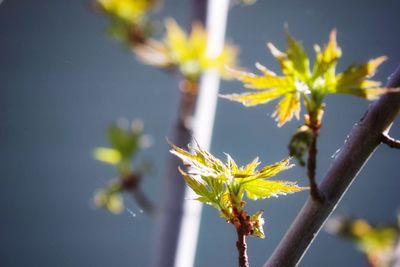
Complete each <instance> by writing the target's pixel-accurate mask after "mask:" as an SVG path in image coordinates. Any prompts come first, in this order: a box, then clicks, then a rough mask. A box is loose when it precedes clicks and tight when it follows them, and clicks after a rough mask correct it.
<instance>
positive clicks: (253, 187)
mask: <svg viewBox="0 0 400 267" xmlns="http://www.w3.org/2000/svg"><path fill="white" fill-rule="evenodd" d="M243 188H244V190H245V192H246V194H247V197H248V198H249V199H253V200H256V199H264V198H269V197H278V196H279V195H286V194H292V193H295V192H299V191H302V190H305V189H306V188H304V187H300V186H298V185H297V184H296V183H294V182H287V181H269V180H268V181H266V180H262V179H257V180H252V181H249V182H247V183H243Z"/></svg>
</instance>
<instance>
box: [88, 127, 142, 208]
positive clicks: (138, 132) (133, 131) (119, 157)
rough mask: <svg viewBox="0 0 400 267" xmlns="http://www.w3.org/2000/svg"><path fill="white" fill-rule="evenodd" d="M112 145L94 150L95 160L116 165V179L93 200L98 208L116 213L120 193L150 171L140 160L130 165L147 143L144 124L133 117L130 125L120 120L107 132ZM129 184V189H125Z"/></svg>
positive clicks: (121, 200) (121, 205)
mask: <svg viewBox="0 0 400 267" xmlns="http://www.w3.org/2000/svg"><path fill="white" fill-rule="evenodd" d="M107 134H108V140H109V143H110V145H111V147H98V148H96V149H95V150H94V153H93V155H94V157H95V159H97V160H99V161H101V162H103V163H106V164H109V165H112V166H115V168H116V169H117V172H118V178H117V179H115V180H113V181H111V183H110V184H109V185H107V186H106V187H105V188H103V189H99V190H97V192H96V194H95V197H94V202H95V204H96V205H97V206H98V207H103V208H106V209H108V210H109V211H111V212H113V213H119V212H121V211H122V209H123V206H124V205H123V199H122V192H123V191H124V190H126V189H131V187H134V186H136V185H137V184H138V182H139V181H138V179H139V178H140V177H141V176H143V175H144V174H146V173H148V172H149V169H150V166H149V165H148V164H146V163H140V164H139V165H138V166H137V167H136V168H135V170H134V169H133V167H132V162H133V161H134V159H135V157H136V155H137V153H138V152H139V151H140V150H142V149H144V148H146V147H147V146H149V145H150V142H149V137H148V136H147V135H145V134H143V123H142V122H141V121H138V120H135V121H133V122H132V123H131V124H130V123H129V122H127V121H120V123H119V124H113V125H111V126H110V127H109V128H108V131H107ZM128 187H129V188H128Z"/></svg>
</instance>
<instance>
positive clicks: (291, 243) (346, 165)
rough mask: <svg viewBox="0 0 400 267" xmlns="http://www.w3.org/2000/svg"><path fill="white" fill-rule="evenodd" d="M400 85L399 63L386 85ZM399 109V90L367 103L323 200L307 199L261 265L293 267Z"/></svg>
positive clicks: (326, 185) (326, 183)
mask: <svg viewBox="0 0 400 267" xmlns="http://www.w3.org/2000/svg"><path fill="white" fill-rule="evenodd" d="M398 86H400V66H399V67H398V68H397V69H396V71H395V72H394V73H393V75H392V76H391V77H390V80H389V82H388V83H387V87H398ZM399 111H400V94H399V93H390V94H386V95H383V96H382V97H381V98H380V99H379V100H378V101H377V102H375V103H373V104H371V105H370V107H369V108H368V110H367V111H366V113H365V115H364V117H363V118H362V119H361V121H360V122H359V123H356V124H355V125H354V126H353V129H352V130H351V132H350V134H349V136H348V138H347V140H346V142H345V144H344V145H343V147H342V148H341V153H340V154H339V155H338V157H337V158H336V159H335V160H334V162H333V163H332V165H331V166H330V168H329V169H328V171H327V173H326V174H325V177H324V179H323V180H322V182H321V184H320V191H321V193H322V194H323V195H324V196H325V198H326V199H325V201H324V202H323V203H320V202H316V201H314V200H312V199H310V198H309V199H308V200H307V202H306V203H305V205H304V206H303V208H302V210H301V211H300V212H299V214H298V215H297V217H296V219H295V220H294V222H293V223H292V225H291V226H290V228H289V230H288V231H287V232H286V234H285V236H284V237H283V239H282V240H281V242H280V244H279V245H278V247H277V248H276V249H275V251H274V252H273V254H272V255H271V257H270V258H269V260H268V261H267V262H266V263H265V264H264V267H277V266H279V267H289V266H290V267H292V266H296V265H297V264H298V263H299V262H300V261H301V258H302V257H303V255H304V254H305V252H306V251H307V249H308V247H309V246H310V245H311V243H312V242H313V240H314V238H315V237H316V236H317V234H318V232H319V230H320V229H321V227H322V226H323V224H324V223H325V221H326V219H327V218H328V217H329V216H330V214H331V213H332V212H333V210H334V209H335V207H336V205H337V204H338V202H339V201H340V199H341V198H342V197H343V195H344V194H345V193H346V191H347V188H348V187H349V186H350V185H351V183H352V182H353V180H354V178H355V177H356V175H357V174H358V172H359V171H360V169H361V168H362V167H363V165H364V164H365V163H366V161H367V160H368V158H369V157H370V156H371V154H372V153H373V152H374V150H375V149H376V147H377V146H378V145H379V144H380V143H381V140H382V133H383V132H384V131H386V130H388V129H389V128H390V126H391V124H392V122H393V120H394V119H395V118H396V116H397V114H398V113H399Z"/></svg>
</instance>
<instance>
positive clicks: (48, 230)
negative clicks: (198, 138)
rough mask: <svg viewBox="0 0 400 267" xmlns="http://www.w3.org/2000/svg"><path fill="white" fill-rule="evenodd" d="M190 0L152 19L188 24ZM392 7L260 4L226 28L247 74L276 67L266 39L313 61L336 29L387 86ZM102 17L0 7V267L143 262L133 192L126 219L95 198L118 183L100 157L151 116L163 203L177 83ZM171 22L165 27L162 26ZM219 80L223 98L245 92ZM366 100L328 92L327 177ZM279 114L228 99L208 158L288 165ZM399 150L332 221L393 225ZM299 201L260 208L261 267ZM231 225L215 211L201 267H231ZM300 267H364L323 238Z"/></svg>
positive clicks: (393, 60) (255, 254) (377, 160)
mask: <svg viewBox="0 0 400 267" xmlns="http://www.w3.org/2000/svg"><path fill="white" fill-rule="evenodd" d="M189 4H190V1H178V0H167V1H165V3H164V6H163V8H162V10H161V11H160V12H158V13H157V14H156V15H155V17H156V18H158V19H162V18H164V17H166V16H172V17H174V18H176V19H177V21H178V22H179V23H180V24H186V25H187V22H188V19H189V15H190V14H189V10H190V9H189V8H190V7H189ZM399 10H400V2H399V1H396V0H383V1H376V0H353V1H345V0H336V1H321V0H304V1H290V0H263V1H259V2H257V3H256V4H255V5H252V6H248V7H243V6H236V7H234V8H232V9H231V11H230V14H229V20H228V32H227V36H228V39H229V40H231V41H233V42H234V43H235V44H236V45H238V46H240V47H241V54H240V62H241V65H242V66H245V67H248V68H249V69H252V70H254V68H253V64H254V62H256V61H259V62H260V63H262V64H264V65H266V66H269V67H270V68H271V69H272V70H275V71H278V64H277V63H276V62H275V60H274V59H273V57H272V56H271V55H270V54H269V52H267V50H266V48H265V43H266V42H267V41H271V42H273V43H274V44H275V45H276V46H277V47H278V48H283V47H284V46H285V37H284V27H283V25H284V24H285V23H288V25H289V27H290V30H291V33H292V34H293V35H294V36H295V37H297V38H298V39H300V40H301V41H303V43H304V45H305V47H306V49H307V51H308V52H309V53H310V54H311V53H312V45H313V44H314V43H318V44H323V43H325V42H326V41H327V39H328V34H329V32H330V30H331V29H332V28H337V29H338V42H339V45H340V46H341V47H342V50H343V59H342V60H341V61H340V63H339V67H338V69H339V70H343V68H344V67H346V66H347V65H349V64H351V63H353V62H361V61H365V60H367V59H370V58H373V57H377V56H380V55H386V56H388V57H389V60H388V61H387V62H385V63H384V64H383V65H382V67H380V69H379V72H378V74H377V76H376V77H377V79H378V80H381V81H382V82H385V81H386V78H387V76H388V75H389V74H390V73H391V72H392V71H393V70H394V69H395V67H396V66H397V65H398V64H399V63H400V53H399V47H400V34H399V30H400V29H399V26H398V25H399V24H398V14H399V13H398V11H399ZM106 25H107V21H106V18H105V17H104V16H102V15H100V14H98V13H96V12H93V10H92V9H91V2H90V1H89V0H87V1H83V0H69V1H61V0H34V1H33V0H31V1H29V0H19V1H11V0H5V1H0V265H1V266H9V267H12V266H147V265H148V263H149V258H150V257H151V254H150V252H151V246H152V244H153V227H154V224H153V221H152V219H151V218H149V217H148V216H147V215H146V214H142V213H140V211H139V208H138V207H137V206H136V204H135V203H134V202H133V201H132V200H131V199H130V198H129V197H128V198H127V199H126V207H127V208H128V209H129V210H130V211H132V212H133V213H134V214H136V216H133V215H132V213H131V212H129V211H128V210H125V211H124V212H123V213H122V214H121V215H112V214H110V213H108V212H107V211H104V210H96V209H94V208H93V205H92V204H91V199H92V196H93V193H94V192H95V190H96V189H97V188H99V187H102V186H104V185H105V184H106V183H107V181H108V180H109V179H110V178H111V177H113V176H115V175H116V173H115V172H114V170H113V169H112V168H111V167H109V166H106V165H104V164H102V163H100V162H97V161H95V160H94V159H93V158H92V151H93V148H94V147H96V146H107V140H106V137H105V129H106V127H107V126H108V125H109V124H110V123H112V122H114V121H115V120H116V119H118V118H121V117H124V118H128V119H133V118H141V119H143V120H144V123H145V131H146V132H147V133H149V134H151V135H152V136H153V140H154V145H153V146H152V147H151V148H150V149H148V150H146V151H145V152H144V153H142V154H141V158H143V159H151V161H152V162H153V163H154V165H155V172H154V174H153V175H152V176H150V177H147V178H146V179H145V180H144V183H143V187H144V190H145V191H146V193H147V194H148V195H149V197H150V198H151V199H152V200H154V201H155V202H156V203H157V201H158V200H159V199H160V194H161V192H162V188H161V185H162V184H163V183H162V179H163V172H164V170H165V168H166V166H165V159H166V157H167V150H168V145H167V143H166V137H167V136H168V133H169V132H170V124H171V122H172V121H173V118H174V117H175V114H176V109H177V108H176V107H177V103H178V90H177V79H176V78H174V77H171V76H169V75H167V74H166V73H163V72H161V71H158V70H155V69H154V68H152V67H149V66H145V65H142V64H140V63H138V62H137V61H136V60H135V58H134V56H133V54H132V53H131V52H130V51H129V50H128V49H125V48H124V47H122V46H121V45H120V44H119V43H117V42H115V41H113V40H111V39H110V38H108V37H107V36H106V34H105V30H104V29H105V27H106ZM160 27H161V25H160ZM241 90H242V86H241V84H239V83H237V82H223V83H222V88H221V92H222V93H231V92H240V91H241ZM368 105H369V103H368V102H367V101H364V100H362V99H358V98H355V97H349V96H342V95H337V96H329V97H327V107H326V112H325V118H324V125H323V129H322V131H321V136H320V139H319V155H318V177H319V178H321V177H322V176H323V174H324V173H325V171H326V169H327V168H328V167H329V165H330V163H331V162H332V155H333V154H334V153H335V151H336V150H337V149H338V148H340V147H341V146H342V144H343V142H344V140H345V138H346V135H347V133H348V132H349V131H350V129H351V127H352V125H353V124H354V123H355V122H357V121H358V120H359V119H360V118H361V116H362V115H363V113H364V111H365V110H366V108H367V107H368ZM273 108H274V105H261V106H259V107H255V108H244V107H243V106H241V105H240V104H238V103H233V102H229V101H226V100H223V99H221V100H220V101H219V103H218V110H217V114H216V121H215V128H214V137H213V141H212V149H211V151H212V152H213V153H214V154H216V155H217V156H219V157H222V156H223V152H227V153H230V154H231V155H232V156H233V157H234V158H235V159H237V160H238V162H239V163H240V164H245V163H247V162H249V161H250V160H252V159H253V158H254V157H255V156H257V155H258V156H260V158H261V160H262V162H263V163H272V162H275V161H277V160H280V159H281V158H283V157H285V156H286V153H287V152H286V145H287V143H288V140H289V138H290V137H291V134H292V133H293V132H294V130H295V129H296V127H297V126H299V125H300V122H297V121H292V122H290V123H288V124H287V125H285V126H284V127H282V128H277V127H276V123H275V122H274V120H273V119H271V118H270V116H271V114H272V112H273ZM391 133H392V135H394V136H399V135H400V128H399V127H398V125H397V124H396V123H395V124H394V126H393V128H392V130H391ZM398 163H399V151H394V150H391V149H390V148H388V147H386V146H382V147H380V148H378V150H377V151H376V153H375V154H374V155H373V157H371V159H370V160H369V162H368V164H367V165H366V166H365V167H364V169H363V170H362V171H361V173H360V174H359V175H358V178H357V180H356V181H355V182H354V183H353V185H352V187H351V188H350V189H349V191H348V193H347V194H346V196H345V197H344V198H343V200H342V201H341V202H340V204H339V206H338V208H337V210H336V212H335V213H336V214H343V213H345V214H350V215H355V216H359V217H365V218H367V219H370V220H372V221H377V222H379V221H382V222H384V221H393V220H395V216H396V211H397V209H398V208H399V206H400V203H399V202H400V201H399V188H400V179H399V177H398V176H399V175H398V169H397V164H398ZM278 178H280V179H289V180H296V181H298V182H299V183H300V184H302V185H305V184H307V179H306V173H305V170H304V169H303V168H301V167H296V168H293V169H292V170H290V171H286V172H284V173H282V175H280V176H279V177H278ZM306 197H307V193H299V194H295V195H290V196H286V197H282V199H268V200H265V201H258V202H254V203H251V204H250V205H251V206H250V210H251V211H252V212H254V211H256V210H257V209H263V210H264V211H265V217H266V224H265V232H266V235H267V238H266V239H265V240H261V239H256V238H251V237H250V238H249V239H248V247H249V257H250V264H251V265H252V266H261V265H262V264H263V263H264V261H265V260H266V259H267V258H268V256H269V255H270V254H271V253H272V251H273V249H274V247H275V246H276V245H277V243H278V242H279V240H280V239H281V237H282V235H283V234H284V232H285V231H286V229H287V228H288V226H289V225H290V223H291V221H292V220H293V219H294V217H295V215H296V214H297V212H298V211H299V209H300V208H301V207H302V205H303V203H304V201H305V200H306ZM235 238H236V236H235V232H234V230H233V227H232V226H230V225H226V223H225V222H224V221H223V220H222V219H220V218H219V217H218V214H217V212H216V211H215V210H214V209H213V208H211V207H208V206H206V207H205V208H204V212H203V218H202V224H201V232H200V237H199V246H198V252H197V258H196V266H235V265H236V257H237V256H236V253H237V252H236V248H235ZM300 266H307V267H317V266H328V267H330V266H366V261H365V259H364V257H363V256H362V255H361V254H359V253H358V252H357V251H356V250H355V249H354V247H353V245H352V244H351V243H349V242H346V241H343V240H342V239H339V238H337V237H334V236H331V235H329V234H327V233H326V232H321V234H320V235H319V236H318V237H317V239H316V240H315V242H314V243H313V245H312V247H311V249H310V250H309V252H308V253H307V255H306V256H305V257H304V260H303V261H302V263H301V264H300Z"/></svg>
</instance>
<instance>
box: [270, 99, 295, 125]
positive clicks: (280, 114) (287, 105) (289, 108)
mask: <svg viewBox="0 0 400 267" xmlns="http://www.w3.org/2000/svg"><path fill="white" fill-rule="evenodd" d="M272 116H273V117H275V119H276V121H278V127H281V126H282V125H284V124H285V123H286V122H288V121H290V120H291V119H292V118H293V116H295V117H296V118H297V119H299V117H300V94H299V93H294V94H287V95H285V97H284V98H283V99H282V100H281V101H280V102H279V103H278V105H277V106H276V109H275V112H274V113H273V114H272Z"/></svg>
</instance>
